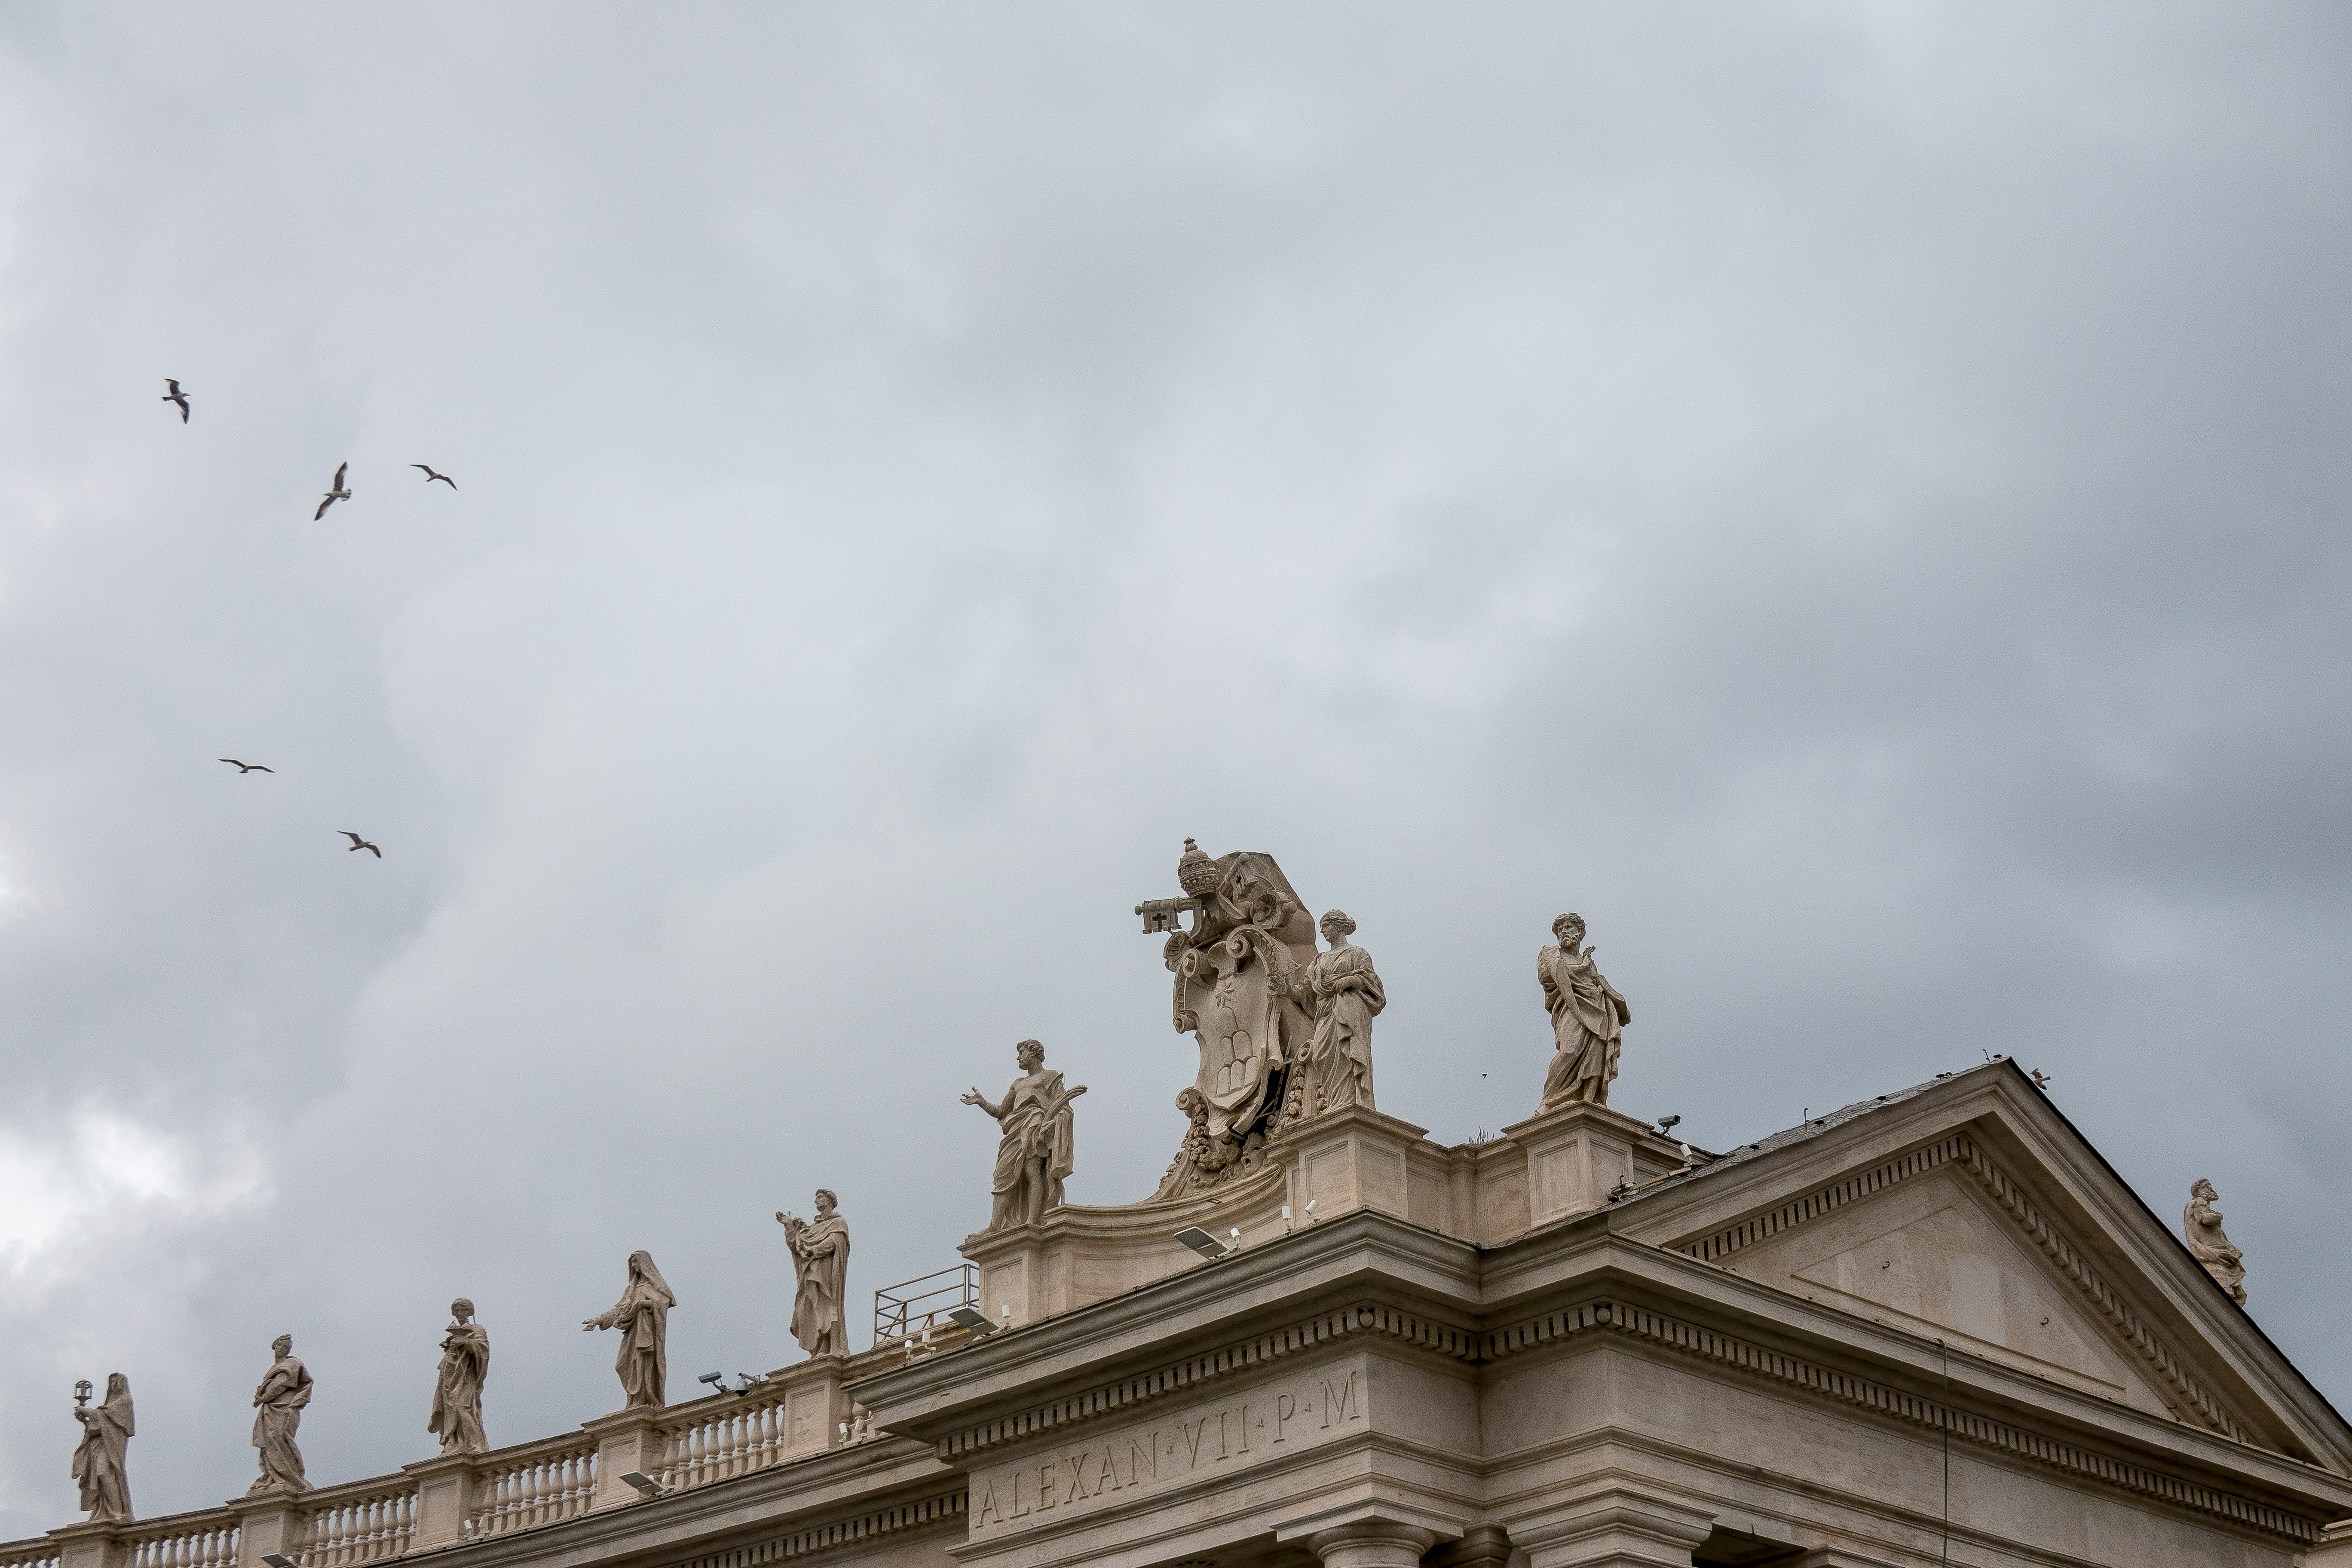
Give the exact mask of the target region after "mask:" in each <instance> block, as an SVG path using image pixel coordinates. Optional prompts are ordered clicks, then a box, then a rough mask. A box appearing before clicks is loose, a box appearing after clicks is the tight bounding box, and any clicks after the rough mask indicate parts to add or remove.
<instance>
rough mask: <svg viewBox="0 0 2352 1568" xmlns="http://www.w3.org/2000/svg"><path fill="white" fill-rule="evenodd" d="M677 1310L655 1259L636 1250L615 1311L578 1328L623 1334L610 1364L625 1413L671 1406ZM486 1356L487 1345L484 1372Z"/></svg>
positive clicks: (588, 1321) (601, 1315) (598, 1316)
mask: <svg viewBox="0 0 2352 1568" xmlns="http://www.w3.org/2000/svg"><path fill="white" fill-rule="evenodd" d="M675 1306H677V1296H676V1295H674V1294H672V1293H671V1290H670V1288H669V1282H668V1281H667V1280H666V1279H663V1278H662V1277H661V1270H660V1269H658V1268H655V1267H654V1255H653V1254H652V1253H650V1252H646V1251H642V1250H640V1251H636V1252H632V1253H631V1254H629V1283H628V1285H627V1286H626V1287H625V1289H623V1290H622V1291H621V1299H620V1300H617V1301H615V1302H614V1303H613V1310H611V1311H609V1312H600V1313H598V1314H597V1315H596V1316H595V1317H593V1318H590V1319H588V1320H587V1321H584V1322H583V1323H582V1324H581V1325H580V1327H581V1330H582V1331H583V1332H585V1331H588V1330H590V1329H618V1330H620V1331H621V1352H620V1354H619V1355H618V1356H616V1357H615V1358H614V1362H613V1370H614V1372H615V1373H619V1374H620V1378H621V1392H622V1393H623V1394H626V1395H627V1396H628V1403H627V1404H626V1405H625V1406H624V1408H625V1409H629V1410H659V1409H660V1408H661V1407H662V1406H663V1405H667V1404H668V1403H669V1310H670V1309H671V1308H672V1307H675ZM488 1353H489V1346H488V1341H487V1340H486V1341H485V1342H484V1343H483V1357H484V1364H485V1366H486V1367H487V1365H488Z"/></svg>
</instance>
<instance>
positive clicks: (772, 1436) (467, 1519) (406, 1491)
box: [0, 1345, 903, 1568]
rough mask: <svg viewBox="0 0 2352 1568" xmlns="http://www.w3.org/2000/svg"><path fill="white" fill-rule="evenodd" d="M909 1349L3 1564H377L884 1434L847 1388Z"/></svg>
mask: <svg viewBox="0 0 2352 1568" xmlns="http://www.w3.org/2000/svg"><path fill="white" fill-rule="evenodd" d="M901 1359H903V1352H902V1350H901V1347H898V1346H895V1345H893V1346H886V1347H881V1348H877V1349H876V1350H871V1351H867V1352H865V1353H864V1354H862V1355H858V1356H851V1357H843V1356H815V1357H812V1358H811V1359H809V1360H807V1361H804V1362H802V1363H799V1364H797V1365H794V1366H790V1367H786V1368H784V1369H782V1371H779V1372H775V1373H770V1374H769V1375H768V1377H767V1379H766V1381H764V1382H761V1383H758V1384H753V1385H752V1386H751V1388H750V1389H749V1390H748V1391H746V1392H745V1393H743V1394H713V1395H711V1396H709V1397H708V1398H704V1399H698V1400H695V1401H693V1402H692V1403H690V1404H686V1405H670V1406H668V1407H667V1408H664V1409H659V1410H631V1411H622V1412H617V1413H615V1414H614V1415H606V1416H601V1417H599V1418H598V1419H597V1420H595V1421H593V1422H591V1423H590V1424H589V1425H588V1426H587V1427H586V1428H585V1429H583V1430H582V1431H578V1432H567V1433H563V1434H561V1435H559V1436H553V1437H543V1438H540V1439H538V1440H537V1441H534V1442H530V1443H521V1444H518V1445H516V1446H514V1447H507V1448H494V1449H492V1450H490V1451H489V1452H488V1453H484V1454H459V1455H447V1456H444V1457H441V1458H432V1459H422V1460H419V1461H417V1462H416V1463H415V1464H413V1465H409V1466H406V1467H404V1468H403V1469H402V1470H401V1472H400V1473H399V1474H398V1475H394V1476H376V1477H372V1478H370V1479H365V1480H360V1481H352V1482H347V1483H344V1484H342V1485H339V1486H331V1487H314V1488H312V1489H310V1490H308V1491H303V1492H294V1493H288V1492H274V1493H271V1492H265V1493H260V1494H257V1495H253V1496H248V1497H244V1498H239V1499H237V1500H235V1501H232V1502H229V1503H226V1504H225V1505H223V1506H221V1507H218V1508H210V1509H204V1510H198V1511H194V1512H190V1513H181V1514H172V1515H169V1516H166V1517H164V1518H162V1519H152V1520H137V1521H131V1522H129V1523H123V1524H76V1525H68V1526H67V1527H65V1528H64V1529H62V1530H56V1531H50V1532H49V1533H48V1534H47V1535H46V1536H41V1537H37V1538H35V1539H33V1540H29V1541H14V1542H0V1568H240V1565H241V1562H242V1559H243V1558H244V1557H245V1556H247V1555H250V1557H251V1558H252V1559H253V1563H252V1564H250V1565H249V1568H259V1564H260V1559H261V1557H262V1555H263V1554H264V1553H275V1554H277V1555H280V1556H284V1557H286V1558H289V1559H290V1560H291V1561H292V1562H293V1563H294V1564H295V1565H296V1568H362V1565H363V1564H367V1563H383V1562H387V1561H389V1560H391V1559H393V1558H396V1557H402V1556H405V1555H408V1554H410V1553H413V1552H425V1551H430V1550H434V1549H436V1548H439V1547H444V1546H449V1545H454V1544H456V1543H457V1542H462V1541H477V1540H485V1539H488V1538H489V1537H492V1536H501V1535H510V1534H514V1533H516V1532H519V1531H527V1530H535V1529H538V1528H539V1527H541V1526H542V1525H550V1524H559V1523H562V1521H565V1520H568V1519H572V1518H576V1517H578V1516H579V1515H582V1514H584V1513H588V1512H590V1511H591V1510H595V1509H599V1508H612V1507H616V1506H621V1505H625V1504H627V1503H630V1502H635V1501H636V1500H638V1494H637V1492H636V1491H635V1489H631V1488H629V1487H627V1486H625V1485H623V1484H621V1482H620V1479H619V1478H620V1475H621V1474H622V1473H623V1472H625V1471H629V1470H633V1469H635V1470H642V1471H643V1472H645V1473H646V1475H647V1476H648V1477H650V1478H651V1479H654V1480H655V1481H656V1482H657V1483H659V1484H660V1485H661V1486H663V1487H665V1488H667V1489H671V1490H674V1491H689V1490H692V1489H695V1488H698V1487H705V1486H709V1485H711V1484H713V1483H715V1482H719V1481H724V1480H730V1479H733V1478H735V1477H737V1476H744V1475H750V1474H751V1473H752V1472H754V1471H757V1470H764V1469H769V1468H773V1467H775V1466H777V1465H782V1464H788V1463H791V1462H792V1461H793V1460H796V1459H802V1458H811V1457H813V1456H815V1455H818V1454H822V1453H824V1452H826V1451H828V1450H830V1449H833V1448H838V1447H846V1446H848V1445H850V1444H853V1443H863V1442H870V1441H872V1440H873V1438H874V1437H875V1436H877V1434H876V1433H875V1431H874V1429H873V1421H872V1417H871V1416H870V1415H868V1414H867V1413H866V1411H865V1410H864V1409H863V1408H861V1407H860V1406H858V1405H856V1404H854V1403H853V1402H852V1401H851V1400H850V1398H849V1396H848V1394H846V1393H845V1392H844V1384H845V1383H846V1382H848V1381H850V1380H851V1379H852V1378H855V1377H858V1376H865V1375H868V1374H870V1373H871V1372H872V1371H873V1370H874V1369H875V1368H876V1367H877V1366H878V1365H880V1364H884V1363H888V1364H896V1363H898V1361H900V1360H901ZM616 1445H617V1446H616ZM608 1471H609V1472H610V1475H609V1476H608V1475H607V1472H608Z"/></svg>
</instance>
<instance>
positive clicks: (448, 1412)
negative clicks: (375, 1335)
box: [425, 1296, 490, 1454]
mask: <svg viewBox="0 0 2352 1568" xmlns="http://www.w3.org/2000/svg"><path fill="white" fill-rule="evenodd" d="M449 1315H450V1316H451V1317H452V1318H454V1319H455V1320H456V1321H454V1322H452V1323H451V1324H450V1325H449V1331H448V1332H447V1333H446V1334H444V1335H442V1336H441V1373H440V1376H439V1377H438V1378H437V1379H436V1381H435V1383H434V1384H433V1414H432V1415H430V1416H428V1417H427V1418H426V1419H425V1430H426V1431H427V1432H430V1433H432V1434H433V1435H434V1436H436V1437H438V1438H440V1439H441V1451H442V1452H443V1453H445V1454H481V1453H487V1452H488V1450H489V1447H490V1442H489V1439H488V1437H486V1436H483V1435H482V1384H483V1383H484V1382H485V1381H486V1380H487V1379H488V1377H489V1375H490V1331H488V1329H485V1328H484V1327H482V1325H481V1324H479V1323H478V1322H476V1321H474V1304H473V1303H472V1302H471V1301H468V1300H466V1298H464V1297H463V1296H460V1297H458V1298H457V1300H454V1301H452V1302H450V1303H449Z"/></svg>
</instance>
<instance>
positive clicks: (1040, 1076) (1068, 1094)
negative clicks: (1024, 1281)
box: [963, 1040, 1087, 1230]
mask: <svg viewBox="0 0 2352 1568" xmlns="http://www.w3.org/2000/svg"><path fill="white" fill-rule="evenodd" d="M1013 1058H1014V1059H1015V1060H1017V1061H1019V1062H1020V1064H1021V1076H1020V1077H1019V1078H1016V1079H1013V1087H1012V1088H1011V1089H1006V1090H1005V1091H1004V1103H1003V1104H1002V1105H998V1104H996V1103H994V1102H992V1100H989V1099H988V1097H987V1096H985V1095H983V1094H982V1093H981V1092H980V1089H979V1088H978V1087H977V1086H975V1087H974V1088H973V1089H972V1090H971V1093H969V1094H967V1095H965V1096H964V1097H963V1103H964V1104H966V1105H977V1106H979V1107H980V1108H981V1109H982V1110H985V1111H987V1112H988V1113H989V1115H991V1116H992V1117H994V1118H995V1119H996V1121H997V1124H998V1126H999V1127H1000V1129H1001V1130H1002V1135H1001V1136H1000V1137H999V1138H998V1140H997V1143H996V1177H995V1182H994V1184H993V1185H992V1187H991V1188H990V1189H989V1190H990V1192H991V1193H992V1194H994V1195H993V1198H992V1204H991V1206H990V1210H989V1215H988V1228H989V1229H991V1230H1003V1229H1005V1228H1006V1227H1008V1226H1016V1225H1034V1224H1036V1223H1037V1221H1038V1219H1039V1218H1040V1217H1042V1216H1043V1215H1044V1214H1045V1211H1046V1210H1047V1209H1052V1208H1059V1207H1061V1206H1062V1178H1063V1177H1065V1176H1066V1175H1068V1174H1069V1173H1070V1170H1071V1158H1070V1146H1071V1143H1070V1137H1071V1120H1072V1119H1071V1115H1070V1101H1072V1100H1076V1099H1077V1098H1078V1096H1080V1095H1082V1094H1084V1093H1086V1091H1087V1086H1086V1085H1085V1084H1080V1085H1078V1087H1077V1088H1076V1089H1064V1088H1063V1087H1062V1075H1061V1074H1060V1073H1057V1072H1054V1071H1051V1070H1049V1069H1048V1068H1046V1066H1045V1047H1044V1046H1042V1045H1040V1044H1039V1043H1038V1042H1036V1041H1035V1040H1024V1041H1022V1042H1021V1043H1020V1044H1019V1045H1017V1046H1015V1047H1013Z"/></svg>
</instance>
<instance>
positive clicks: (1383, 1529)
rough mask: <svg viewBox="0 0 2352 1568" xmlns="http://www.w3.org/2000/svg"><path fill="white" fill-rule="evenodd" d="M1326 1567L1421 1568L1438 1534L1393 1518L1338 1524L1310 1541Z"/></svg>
mask: <svg viewBox="0 0 2352 1568" xmlns="http://www.w3.org/2000/svg"><path fill="white" fill-rule="evenodd" d="M1436 1544H1437V1532H1436V1531H1433V1530H1423V1529H1422V1528H1421V1526H1419V1525H1417V1524H1406V1523H1404V1522H1402V1521H1399V1520H1393V1519H1360V1520H1357V1521H1353V1522H1352V1523H1349V1524H1335V1525H1333V1526H1331V1527H1330V1528H1329V1529H1328V1530H1318V1531H1316V1532H1315V1533H1314V1534H1312V1535H1310V1536H1308V1537H1307V1546H1308V1547H1309V1548H1311V1549H1312V1550H1313V1551H1314V1552H1315V1555H1316V1556H1318V1557H1319V1558H1321V1559H1322V1560H1323V1568H1420V1563H1421V1557H1422V1553H1423V1552H1427V1551H1428V1550H1429V1549H1430V1548H1431V1547H1433V1546H1434V1545H1436Z"/></svg>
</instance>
